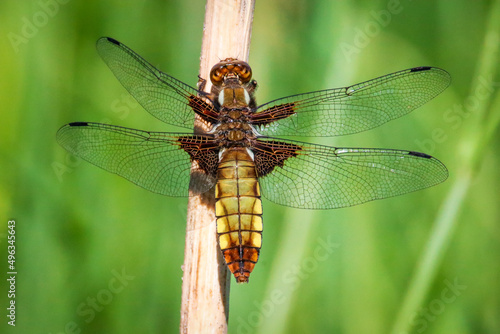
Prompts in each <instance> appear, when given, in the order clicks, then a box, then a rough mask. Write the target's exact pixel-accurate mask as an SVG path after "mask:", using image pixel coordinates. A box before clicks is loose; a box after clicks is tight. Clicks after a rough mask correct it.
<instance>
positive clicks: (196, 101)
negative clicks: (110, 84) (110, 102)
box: [97, 37, 210, 129]
mask: <svg viewBox="0 0 500 334" xmlns="http://www.w3.org/2000/svg"><path fill="white" fill-rule="evenodd" d="M97 51H98V52H99V55H100V56H101V57H102V59H103V60H104V62H105V63H106V64H107V65H108V66H109V68H110V69H111V71H112V72H113V74H114V75H115V76H116V78H117V79H118V80H119V81H120V83H121V84H122V85H123V87H125V89H127V90H128V91H129V92H130V94H131V95H132V96H133V97H134V98H135V99H136V100H137V101H138V102H139V104H141V105H142V106H143V107H144V109H146V110H147V111H148V112H149V113H150V114H151V115H153V116H154V117H156V118H158V119H159V120H161V121H163V122H165V123H168V124H172V125H176V126H181V127H184V128H188V129H192V128H193V124H194V116H195V113H194V112H193V110H194V111H195V112H199V113H200V112H201V113H204V111H205V110H203V109H204V108H207V107H210V106H208V105H206V104H204V103H203V100H202V99H201V98H199V97H197V94H198V90H197V89H195V88H193V87H190V86H188V85H186V84H184V83H183V82H181V81H179V80H177V79H175V78H173V77H171V76H169V75H168V74H165V73H163V72H161V71H160V70H158V69H156V68H155V67H154V66H153V65H151V64H149V63H148V62H147V61H145V60H144V59H143V58H142V57H141V56H139V55H138V54H137V53H135V52H134V51H132V50H131V49H129V48H128V47H126V46H125V45H123V44H121V43H120V42H118V41H116V40H114V39H112V38H109V37H103V38H100V39H99V40H98V41H97Z"/></svg>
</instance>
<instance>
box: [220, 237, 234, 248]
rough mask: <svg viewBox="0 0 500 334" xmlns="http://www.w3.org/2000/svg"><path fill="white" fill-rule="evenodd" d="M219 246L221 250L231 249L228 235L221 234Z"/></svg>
mask: <svg viewBox="0 0 500 334" xmlns="http://www.w3.org/2000/svg"><path fill="white" fill-rule="evenodd" d="M219 245H220V248H221V249H226V248H228V247H231V238H230V237H229V234H222V235H221V236H219Z"/></svg>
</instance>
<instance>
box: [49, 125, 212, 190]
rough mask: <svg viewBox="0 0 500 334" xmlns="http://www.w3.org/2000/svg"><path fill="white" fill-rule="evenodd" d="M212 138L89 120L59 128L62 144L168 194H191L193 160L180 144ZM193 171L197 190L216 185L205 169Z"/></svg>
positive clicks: (112, 169)
mask: <svg viewBox="0 0 500 334" xmlns="http://www.w3.org/2000/svg"><path fill="white" fill-rule="evenodd" d="M211 140H212V139H211V137H207V136H198V135H196V136H190V135H186V134H178V133H167V132H147V131H140V130H134V129H128V128H123V127H119V126H113V125H107V124H99V123H87V122H76V123H70V124H67V125H65V126H63V127H62V128H61V129H59V131H58V132H57V141H58V142H59V144H60V145H61V146H63V147H64V148H65V149H67V150H68V151H69V152H71V153H73V154H74V155H76V156H78V157H80V158H82V159H84V160H87V161H88V162H90V163H92V164H94V165H96V166H98V167H101V168H102V169H105V170H107V171H109V172H112V173H115V174H118V175H120V176H122V177H124V178H125V179H127V180H129V181H132V182H133V183H135V184H137V185H139V186H141V187H143V188H145V189H147V190H150V191H152V192H155V193H159V194H162V195H167V196H188V186H189V182H190V172H191V162H190V155H189V154H188V153H186V151H184V150H183V149H182V147H181V146H183V145H186V142H190V143H194V142H199V143H207V142H210V141H211ZM183 142H184V143H183ZM215 154H216V153H215ZM193 173H195V174H197V176H198V181H202V182H201V185H200V186H198V187H197V189H196V190H197V191H200V192H204V191H206V190H208V189H209V188H211V187H212V186H213V185H214V183H215V178H214V177H213V176H211V175H208V174H207V173H206V172H204V171H203V170H201V169H195V170H193ZM200 178H201V180H200Z"/></svg>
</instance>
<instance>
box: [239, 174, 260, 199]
mask: <svg viewBox="0 0 500 334" xmlns="http://www.w3.org/2000/svg"><path fill="white" fill-rule="evenodd" d="M238 193H239V195H240V196H260V190H259V182H258V181H257V179H254V178H246V179H239V180H238Z"/></svg>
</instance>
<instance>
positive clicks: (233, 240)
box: [229, 232, 240, 246]
mask: <svg viewBox="0 0 500 334" xmlns="http://www.w3.org/2000/svg"><path fill="white" fill-rule="evenodd" d="M229 234H230V235H231V243H232V245H233V246H239V245H240V236H239V233H238V232H231V233H229Z"/></svg>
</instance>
